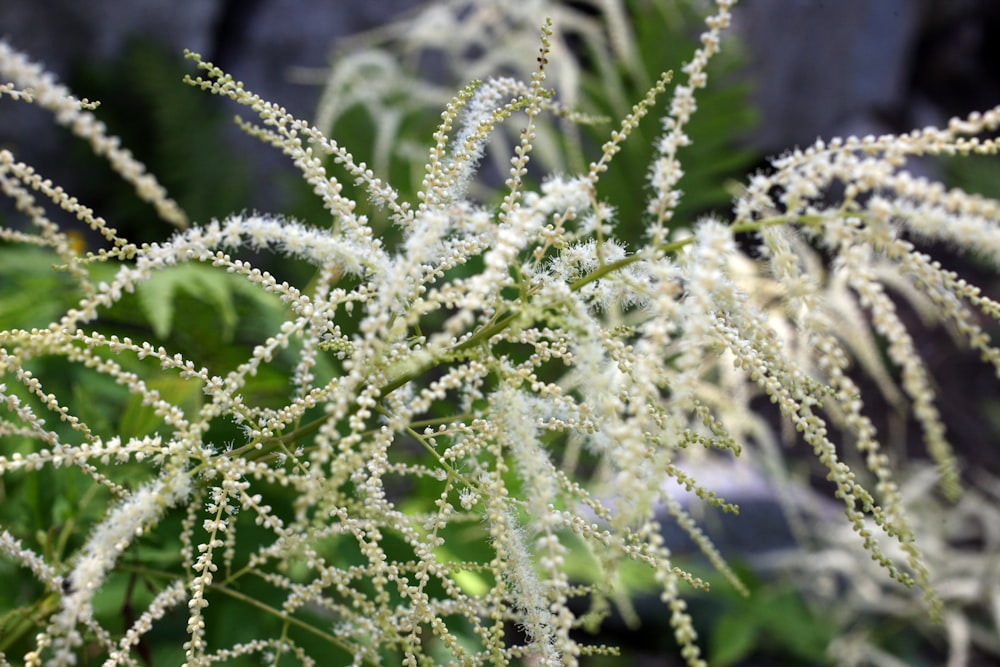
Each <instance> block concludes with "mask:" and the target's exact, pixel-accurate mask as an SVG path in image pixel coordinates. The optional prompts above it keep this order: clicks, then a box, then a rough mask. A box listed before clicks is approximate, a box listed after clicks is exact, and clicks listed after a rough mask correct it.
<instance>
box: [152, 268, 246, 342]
mask: <svg viewBox="0 0 1000 667" xmlns="http://www.w3.org/2000/svg"><path fill="white" fill-rule="evenodd" d="M227 278H228V276H227V274H224V273H221V272H219V271H217V270H215V269H213V268H211V267H208V266H202V265H201V264H184V265H181V266H177V267H173V268H171V269H168V270H166V271H161V272H159V273H157V274H156V275H154V276H153V277H152V278H150V279H149V280H147V281H145V282H143V283H141V284H140V285H139V286H138V287H137V288H136V294H137V295H138V297H139V305H140V307H141V308H142V311H143V313H144V314H145V315H146V318H147V319H148V320H149V323H150V325H151V326H152V327H153V332H154V333H155V334H156V335H157V336H158V337H160V338H167V337H168V336H169V335H170V332H171V331H172V330H173V326H174V311H175V308H174V300H175V299H176V295H177V292H179V291H181V292H184V293H186V294H188V295H190V296H192V297H194V298H195V299H197V300H198V301H201V302H203V303H205V304H207V305H209V306H211V307H212V308H213V309H214V311H215V312H216V314H217V315H218V317H219V319H220V320H221V322H220V323H221V325H222V326H221V329H220V331H219V336H220V338H222V339H223V340H229V339H231V338H232V335H233V331H234V329H235V327H236V321H237V315H236V307H235V305H234V304H233V293H232V288H231V286H230V284H229V283H228V280H227Z"/></svg>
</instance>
